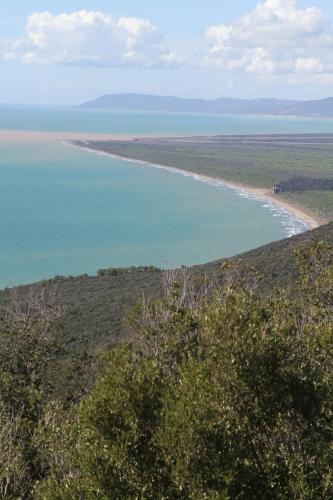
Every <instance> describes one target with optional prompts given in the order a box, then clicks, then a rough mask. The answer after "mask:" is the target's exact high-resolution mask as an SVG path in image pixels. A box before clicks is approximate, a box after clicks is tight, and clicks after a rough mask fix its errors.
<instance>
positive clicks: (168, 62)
mask: <svg viewBox="0 0 333 500" xmlns="http://www.w3.org/2000/svg"><path fill="white" fill-rule="evenodd" d="M4 57H5V58H6V59H11V60H19V61H22V62H24V63H27V64H29V63H37V64H49V63H56V64H71V65H86V66H118V67H139V68H158V67H173V66H177V65H180V64H181V63H182V62H183V59H182V57H181V56H180V55H179V54H176V53H174V52H172V51H170V50H168V49H167V48H166V47H165V46H164V44H163V37H162V35H161V33H160V32H159V31H158V29H157V28H156V26H155V25H154V24H152V23H151V22H150V21H148V20H145V19H139V18H136V17H121V18H120V19H114V18H113V17H111V16H110V15H108V14H105V13H103V12H98V11H86V10H82V11H78V12H73V13H70V14H66V13H64V14H59V15H52V14H51V13H50V12H41V13H35V14H32V15H31V16H29V17H28V19H27V24H26V29H25V34H24V35H23V36H22V37H21V38H19V39H18V40H16V41H15V42H14V43H12V44H11V45H9V46H8V47H7V49H6V51H5V52H4Z"/></svg>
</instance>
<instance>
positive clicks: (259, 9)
mask: <svg viewBox="0 0 333 500" xmlns="http://www.w3.org/2000/svg"><path fill="white" fill-rule="evenodd" d="M0 49H1V55H0V71H1V79H0V101H2V102H26V103H55V104H61V103H63V104H69V103H79V102H81V101H84V100H87V99H90V98H94V97H96V96H98V95H100V94H105V93H113V92H144V93H154V94H161V95H166V94H167V95H177V96H182V97H186V96H190V97H206V98H215V97H220V96H234V97H241V98H255V97H261V96H263V97H280V98H288V97H289V98H304V99H307V98H317V97H324V96H328V95H333V1H332V0H298V1H297V0H261V2H258V1H256V0H241V1H238V2H231V1H230V0H228V1H226V0H205V2H202V0H201V1H197V0H182V1H181V2H179V1H175V0H169V1H168V2H157V1H156V0H140V1H137V0H136V1H129V0H122V1H111V0H108V1H107V0H94V1H88V0H86V1H84V0H69V1H64V0H57V1H56V2H54V1H47V0H40V1H32V0H20V2H19V8H18V6H17V3H16V2H15V4H14V2H2V3H1V5H0Z"/></svg>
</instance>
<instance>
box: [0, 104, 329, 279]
mask: <svg viewBox="0 0 333 500" xmlns="http://www.w3.org/2000/svg"><path fill="white" fill-rule="evenodd" d="M88 116H90V118H91V119H90V120H88V118H87V117H88ZM83 118H84V119H83ZM211 120H213V121H212V122H211ZM211 120H210V119H209V118H208V116H207V115H205V116H204V117H203V116H199V115H186V116H181V115H174V114H172V115H169V114H168V115H157V114H146V113H144V114H139V113H134V114H130V113H124V114H122V113H115V114H113V113H103V112H102V113H98V112H93V113H91V112H83V114H82V113H81V112H78V111H71V110H68V109H66V110H53V111H48V112H47V113H46V111H45V110H42V111H40V110H39V111H33V110H30V111H29V110H24V111H19V110H16V111H10V110H6V111H3V112H0V128H3V129H9V128H11V129H14V130H15V129H20V130H22V129H26V130H27V129H30V130H61V129H60V128H59V127H62V130H64V131H65V130H66V131H68V130H72V131H81V132H82V131H84V130H87V131H89V132H107V131H110V132H112V133H117V134H121V133H129V134H131V133H135V132H137V133H153V132H154V133H155V134H158V133H171V132H173V133H176V132H177V133H184V134H187V133H194V132H196V133H200V134H202V133H213V132H214V133H222V132H223V133H234V132H235V130H234V127H238V129H237V130H238V132H244V133H249V132H254V130H253V126H254V125H253V124H254V123H256V127H257V128H256V130H257V131H260V130H261V129H264V128H265V123H266V124H267V123H269V124H270V126H273V125H272V124H273V123H275V125H274V126H275V127H276V128H278V125H277V123H278V122H279V123H280V121H275V120H274V119H269V120H268V121H266V118H260V119H259V118H255V119H254V118H252V117H244V118H243V119H242V118H240V117H236V118H230V117H218V119H217V118H216V117H214V118H212V119H211ZM249 122H251V125H249ZM300 123H303V125H302V127H303V126H305V125H306V126H307V127H310V124H309V123H308V121H307V120H305V121H300ZM323 123H324V124H326V125H325V126H328V124H329V123H330V122H329V121H327V122H324V121H323ZM291 124H294V122H291V121H289V119H287V120H285V121H284V122H281V123H280V125H281V127H280V129H279V130H281V131H284V132H285V131H286V127H287V125H288V126H290V125H291ZM318 126H319V125H318ZM320 126H324V125H320ZM312 128H313V129H315V128H316V126H315V122H314V121H313V122H312ZM250 129H251V130H250ZM282 129H283V130H282ZM277 131H278V130H275V132H277ZM302 131H304V130H302ZM316 131H318V130H316ZM320 131H322V130H320ZM330 131H333V127H332V128H331V130H330ZM180 167H181V165H180ZM199 180H200V179H199ZM0 209H1V212H0V214H1V215H0V234H1V240H0V287H5V286H11V285H15V284H21V283H29V282H32V281H36V280H39V279H44V278H48V277H52V276H54V275H70V274H72V275H76V274H80V273H90V274H93V273H95V272H96V270H97V269H99V268H105V267H117V266H129V265H151V264H154V265H157V266H161V267H167V266H178V265H181V264H186V265H191V264H198V263H203V262H207V261H210V260H214V259H218V258H221V257H226V256H231V255H234V254H236V253H239V252H242V251H245V250H248V249H251V248H255V247H257V246H259V245H261V244H264V243H266V242H269V241H272V240H277V239H281V238H283V237H285V236H288V235H291V234H295V233H297V232H300V231H302V230H304V229H305V226H304V225H303V224H302V223H301V222H300V221H297V220H296V219H295V218H294V217H293V216H292V215H291V214H290V213H288V212H286V211H284V210H281V209H277V208H276V207H275V206H274V205H271V204H269V203H267V202H265V201H263V200H259V199H256V198H254V197H251V196H248V195H247V194H246V193H244V192H236V191H234V190H231V189H228V188H225V187H222V186H217V185H214V184H209V183H205V182H198V179H196V178H192V177H189V176H183V175H180V174H176V173H174V172H172V171H168V170H161V169H157V168H154V167H152V166H148V165H142V164H139V163H135V162H134V163H133V162H127V161H124V160H120V159H116V158H111V157H109V156H103V155H98V154H93V153H89V152H87V151H84V150H82V149H79V148H75V147H74V146H70V145H66V144H64V143H60V142H50V143H45V142H44V143H43V142H40V143H36V142H33V143H27V142H25V143H23V142H20V140H19V138H18V140H17V142H16V143H15V144H13V143H10V144H9V143H8V144H6V143H4V141H1V131H0Z"/></svg>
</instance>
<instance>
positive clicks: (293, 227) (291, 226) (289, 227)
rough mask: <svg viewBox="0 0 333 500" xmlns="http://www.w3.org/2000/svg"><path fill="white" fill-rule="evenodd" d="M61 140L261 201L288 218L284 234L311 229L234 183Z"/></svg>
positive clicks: (276, 213) (274, 205)
mask: <svg viewBox="0 0 333 500" xmlns="http://www.w3.org/2000/svg"><path fill="white" fill-rule="evenodd" d="M62 142H63V144H66V145H70V146H74V147H77V148H80V149H83V150H84V151H87V152H88V153H93V154H96V155H99V156H108V157H111V158H115V159H118V160H123V161H127V162H129V163H134V164H139V165H144V166H148V167H153V168H157V169H159V170H166V171H168V172H172V173H175V174H179V175H182V176H184V177H190V178H192V179H194V180H196V181H199V182H203V183H206V184H210V185H212V186H215V187H218V188H225V189H231V190H233V191H235V192H236V193H237V194H238V195H239V196H242V197H244V198H247V199H249V200H255V201H260V202H262V203H263V205H261V206H262V208H266V209H268V210H270V211H271V212H275V213H274V214H273V217H282V216H284V217H286V218H288V219H287V220H285V221H281V224H282V225H283V226H284V230H285V234H286V236H287V237H291V236H295V235H296V234H300V233H302V232H304V231H306V230H308V229H311V226H310V224H309V223H308V222H307V221H306V220H305V219H302V218H301V217H298V216H297V215H296V214H294V213H293V212H292V211H291V210H288V208H286V207H283V206H282V205H280V204H278V203H274V200H272V199H271V198H268V197H264V196H260V195H259V194H256V193H253V192H252V191H250V190H248V189H246V188H243V187H240V186H237V185H234V184H232V183H229V182H225V181H223V180H222V179H217V178H215V177H209V176H207V175H202V174H198V173H196V172H192V171H190V170H184V169H182V168H176V167H168V166H167V165H161V164H159V163H153V162H149V161H145V160H136V159H134V158H128V157H126V156H119V155H116V154H114V153H109V152H106V151H98V150H96V149H93V148H90V147H88V146H81V145H78V144H74V143H73V142H71V141H62ZM81 142H82V143H84V144H89V142H88V141H83V140H81Z"/></svg>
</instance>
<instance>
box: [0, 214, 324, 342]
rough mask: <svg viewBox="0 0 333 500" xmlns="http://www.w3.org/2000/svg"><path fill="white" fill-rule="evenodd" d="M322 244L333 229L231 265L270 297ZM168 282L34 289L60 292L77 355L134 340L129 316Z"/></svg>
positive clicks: (138, 276) (106, 275)
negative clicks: (247, 272)
mask: <svg viewBox="0 0 333 500" xmlns="http://www.w3.org/2000/svg"><path fill="white" fill-rule="evenodd" d="M316 240H321V241H324V242H326V243H327V244H329V245H333V223H329V224H327V225H325V226H321V227H319V228H318V229H315V230H313V231H308V232H306V233H303V234H300V235H297V236H294V237H292V238H288V239H284V240H281V241H277V242H273V243H270V244H268V245H265V246H263V247H260V248H257V249H254V250H251V251H249V252H246V253H244V254H242V255H240V256H236V257H234V258H233V259H231V261H237V262H238V261H240V269H242V268H243V269H244V268H246V267H248V266H250V267H253V268H255V269H256V270H258V271H259V272H260V274H261V276H262V277H261V280H260V283H259V289H260V290H261V291H262V292H263V293H270V291H271V290H272V289H273V288H274V287H275V286H278V285H281V286H287V285H289V284H290V283H292V282H293V280H294V278H295V276H296V274H297V270H296V269H297V268H296V265H295V261H294V255H293V253H294V251H295V250H296V249H299V248H302V247H304V246H306V245H309V244H310V243H311V242H313V241H316ZM223 262H224V261H223V260H221V261H216V262H212V263H208V264H206V265H202V266H195V267H193V268H191V272H192V273H193V274H194V276H196V277H197V279H199V278H200V277H202V276H204V275H205V274H207V275H208V276H215V277H217V278H219V276H220V275H221V265H222V264H223ZM162 277H163V273H162V272H161V271H159V270H157V269H156V268H128V269H118V270H117V269H109V270H106V271H104V272H103V271H101V272H99V273H98V274H97V275H96V276H87V275H84V276H79V277H68V278H66V277H57V278H55V279H53V280H50V281H45V282H41V283H39V284H35V285H32V288H34V289H37V290H38V289H40V288H43V287H45V286H46V287H51V288H52V289H54V290H55V293H56V295H57V301H58V302H59V304H60V305H61V306H62V307H63V313H62V314H61V317H60V318H59V319H58V320H57V323H56V330H57V336H58V338H59V339H60V341H61V342H64V343H65V344H66V345H67V346H69V347H70V348H72V349H74V350H81V349H83V350H86V349H88V351H100V350H101V349H103V348H105V347H106V346H108V345H114V344H118V343H119V342H123V341H124V340H125V339H126V338H127V337H128V335H129V332H128V328H127V322H126V318H127V315H128V313H129V311H130V310H131V308H132V307H133V306H134V305H135V304H137V303H138V302H141V301H142V297H143V296H144V295H147V296H148V297H150V298H153V297H156V296H158V295H159V294H160V293H161V290H162ZM30 290H31V286H24V287H20V288H19V291H20V293H23V294H27V293H29V291H30ZM10 295H11V293H10V290H4V291H2V292H0V303H1V304H2V305H4V304H6V303H7V302H8V300H9V299H10Z"/></svg>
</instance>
